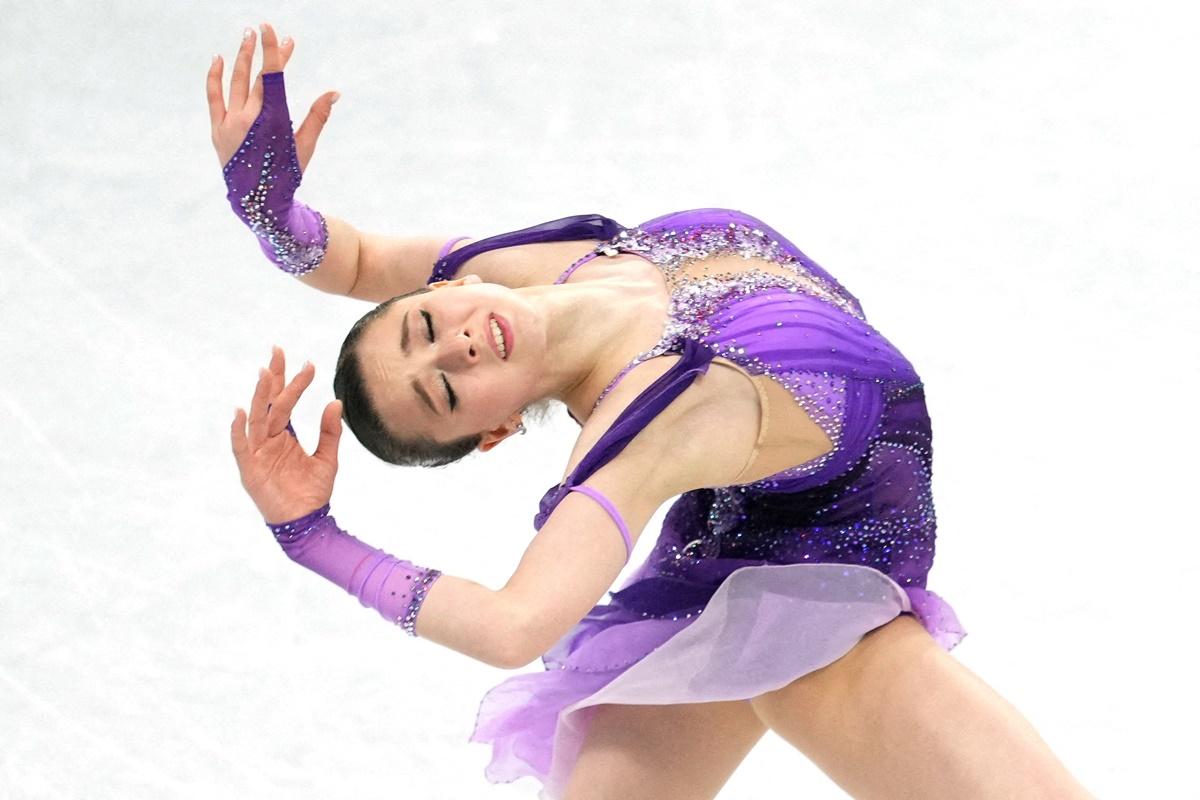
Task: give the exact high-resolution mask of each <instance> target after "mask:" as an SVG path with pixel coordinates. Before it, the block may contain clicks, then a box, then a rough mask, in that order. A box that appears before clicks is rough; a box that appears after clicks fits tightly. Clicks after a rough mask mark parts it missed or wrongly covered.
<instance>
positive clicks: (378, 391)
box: [356, 275, 545, 450]
mask: <svg viewBox="0 0 1200 800" xmlns="http://www.w3.org/2000/svg"><path fill="white" fill-rule="evenodd" d="M430 288H431V291H428V292H424V293H420V294H416V295H413V296H410V297H405V298H402V299H400V300H397V301H395V302H393V303H392V304H391V306H389V307H388V308H387V309H386V310H385V311H384V313H383V314H382V315H381V316H379V317H378V318H377V319H375V320H374V321H373V322H371V324H370V325H369V327H368V328H367V329H366V330H365V331H364V332H363V335H362V338H361V339H360V340H359V343H358V346H357V348H356V351H357V354H358V359H359V364H360V368H361V372H362V376H363V382H364V384H365V386H366V391H367V395H368V396H369V397H370V398H371V403H372V405H373V406H374V407H375V410H376V411H377V413H378V414H379V417H380V418H381V419H382V421H383V423H384V425H385V426H386V427H387V429H388V430H389V432H390V433H391V434H392V435H393V436H396V437H397V438H400V439H411V438H415V437H423V438H426V439H430V440H433V441H436V442H443V443H444V442H451V441H454V440H456V439H460V438H462V437H465V436H473V435H476V434H481V435H482V437H483V439H482V441H481V442H480V446H479V447H480V449H481V450H489V449H491V448H492V447H493V446H495V445H496V444H497V443H499V442H500V441H501V440H503V439H505V438H507V437H508V436H509V435H511V434H512V433H513V432H514V431H516V430H517V423H518V422H519V421H520V419H521V416H520V411H521V409H523V408H524V407H525V406H526V405H528V404H530V403H531V402H533V401H534V400H537V399H538V397H537V396H536V393H535V390H536V387H537V386H538V383H539V379H540V378H541V377H542V376H541V369H540V366H541V360H540V357H541V356H542V354H543V353H544V351H545V334H544V331H545V326H544V325H543V324H542V320H541V319H540V316H539V315H538V313H537V312H536V311H535V309H534V308H533V307H532V306H530V305H529V303H528V302H526V301H525V300H524V299H523V298H522V297H521V295H520V293H518V292H516V291H514V290H512V289H508V288H507V287H504V286H500V285H497V284H492V283H483V282H482V280H481V279H480V278H479V276H478V275H466V276H463V277H462V278H458V279H456V280H453V281H442V282H438V283H434V284H431V285H430ZM493 321H494V322H495V323H496V324H497V325H498V326H499V329H500V330H499V336H497V332H496V330H495V328H494V327H493Z"/></svg>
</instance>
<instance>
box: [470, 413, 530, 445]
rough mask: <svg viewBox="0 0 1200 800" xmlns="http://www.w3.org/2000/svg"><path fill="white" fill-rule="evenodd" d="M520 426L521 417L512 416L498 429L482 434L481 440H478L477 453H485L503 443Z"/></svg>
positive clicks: (517, 415)
mask: <svg viewBox="0 0 1200 800" xmlns="http://www.w3.org/2000/svg"><path fill="white" fill-rule="evenodd" d="M520 424H521V415H520V414H513V415H512V416H511V417H509V418H508V420H507V421H506V422H505V423H504V424H503V425H501V426H500V427H498V428H493V429H492V430H490V431H487V432H486V433H484V434H483V438H482V439H480V440H479V448H478V450H479V452H481V453H486V452H487V451H488V450H491V449H492V448H493V447H495V446H496V445H498V444H500V443H501V442H503V441H504V440H505V439H507V438H508V437H510V436H512V435H513V434H514V433H516V432H517V431H518V430H519V428H518V426H519V425H520Z"/></svg>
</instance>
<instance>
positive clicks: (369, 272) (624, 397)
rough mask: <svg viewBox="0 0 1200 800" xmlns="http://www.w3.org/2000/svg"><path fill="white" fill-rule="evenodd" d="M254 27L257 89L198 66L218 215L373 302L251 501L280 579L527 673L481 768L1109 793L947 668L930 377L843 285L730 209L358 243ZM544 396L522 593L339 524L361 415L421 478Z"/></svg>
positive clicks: (976, 791) (879, 788) (256, 439)
mask: <svg viewBox="0 0 1200 800" xmlns="http://www.w3.org/2000/svg"><path fill="white" fill-rule="evenodd" d="M261 30H262V42H263V55H262V59H263V60H262V63H263V71H262V72H260V73H259V76H258V79H257V81H256V82H255V84H254V86H253V87H251V86H250V79H249V75H250V65H251V60H252V57H253V54H254V50H255V36H254V33H253V31H250V30H247V32H246V36H245V38H244V39H243V42H242V45H241V49H240V50H239V52H238V55H237V60H236V63H235V65H234V69H233V75H232V80H231V84H230V90H229V102H228V106H226V104H225V99H224V96H223V89H222V62H221V60H220V58H219V57H215V58H214V62H213V65H212V68H211V69H210V71H209V73H208V87H207V93H208V101H209V106H210V111H211V116H212V133H213V144H214V146H215V147H216V150H217V155H218V157H219V159H220V162H221V164H222V165H223V168H224V176H225V179H226V183H227V187H228V199H229V201H230V203H231V206H232V208H233V210H234V212H235V213H236V214H237V215H238V216H239V217H240V218H241V219H242V220H243V222H245V223H246V224H247V225H248V226H249V227H250V229H251V231H253V233H254V234H255V235H256V236H257V237H258V239H259V242H260V245H261V247H262V249H263V252H264V253H265V254H266V255H267V257H268V258H269V259H270V260H271V261H272V262H273V263H275V264H276V265H277V266H278V267H279V268H280V269H282V270H284V271H285V272H288V273H290V274H292V275H294V276H297V277H298V278H299V279H300V280H302V281H304V282H305V283H307V284H309V285H311V286H313V287H315V288H317V289H320V290H323V291H326V292H332V293H336V294H344V295H347V296H350V297H355V298H359V299H362V300H368V301H371V302H374V303H378V305H377V306H375V307H374V308H373V309H372V310H371V311H369V312H368V313H367V314H366V315H365V316H364V317H363V318H362V319H361V320H359V322H358V323H357V324H356V325H354V327H353V328H352V329H351V331H350V333H349V335H348V336H347V337H346V339H345V342H344V344H343V346H342V350H341V354H340V356H339V358H338V364H337V371H336V375H335V377H334V394H335V396H336V398H337V399H336V400H335V401H333V402H330V403H329V404H328V405H327V406H326V407H325V409H324V413H323V415H322V418H321V424H320V438H319V441H318V444H317V447H316V450H315V451H314V452H313V453H312V454H311V455H309V454H307V453H306V452H305V450H304V449H303V448H302V447H301V445H300V444H299V443H298V441H297V439H296V438H295V435H294V432H293V431H292V429H291V426H290V423H289V417H290V415H291V412H292V409H293V408H294V406H295V404H296V401H297V399H298V398H299V397H300V395H301V393H302V392H303V391H305V389H306V388H307V387H308V386H309V385H310V383H311V382H312V380H313V375H314V368H313V367H312V365H311V364H305V365H304V366H303V367H302V368H301V369H300V371H299V372H298V373H297V374H296V375H295V377H294V378H292V379H291V381H290V382H288V381H287V380H286V379H285V364H284V355H283V353H282V351H281V350H279V349H276V350H275V351H274V352H273V355H272V358H271V360H270V364H269V366H268V368H266V369H264V370H262V371H261V372H260V377H259V381H258V385H257V386H256V388H255V390H254V395H253V398H252V400H251V402H250V406H249V412H248V414H247V412H245V411H243V410H241V409H239V410H238V411H237V413H236V414H235V418H234V420H233V424H232V428H231V442H232V447H233V452H234V455H235V457H236V460H237V464H238V468H239V470H240V473H241V479H242V483H243V486H244V487H245V489H246V491H247V492H248V493H249V495H250V497H251V498H252V499H253V500H254V503H255V504H256V506H257V507H258V509H259V510H260V511H261V513H262V515H263V518H264V520H265V521H266V523H267V524H268V526H269V527H270V528H271V530H272V531H273V532H274V535H275V537H276V539H277V541H278V542H279V543H280V545H281V546H282V548H283V550H284V551H285V553H286V554H287V555H288V556H289V557H290V558H291V559H292V560H294V561H296V562H297V563H299V564H301V565H303V566H305V567H307V568H309V569H311V570H313V571H315V572H317V573H318V574H320V575H322V576H324V577H325V578H327V579H329V580H331V581H333V582H335V583H337V584H338V585H339V586H341V587H342V588H343V589H345V590H347V591H348V592H350V593H351V594H353V595H354V596H355V597H357V598H358V599H359V601H360V602H361V603H362V604H363V605H369V606H371V607H373V608H375V609H377V610H378V611H379V613H380V614H381V615H383V617H384V618H385V619H387V620H389V621H391V622H394V623H396V624H398V625H399V626H400V627H402V628H403V629H404V630H405V631H406V632H407V633H408V634H410V635H412V636H420V637H422V638H424V639H428V640H430V641H433V642H436V643H438V644H440V645H443V646H446V647H450V648H453V649H455V650H457V651H459V652H461V653H464V654H466V655H468V656H470V657H472V658H475V659H478V660H479V661H482V662H484V663H487V664H490V665H493V666H497V667H502V668H510V669H517V668H520V667H523V666H525V665H528V664H529V663H531V662H532V661H534V660H535V659H537V658H539V657H540V658H541V660H542V663H543V666H544V667H545V669H544V670H543V671H541V672H535V673H529V674H521V675H517V676H514V677H512V678H510V679H508V680H506V681H504V682H503V683H501V684H500V685H498V686H496V687H495V688H493V689H492V690H491V691H489V692H488V693H487V694H486V696H485V697H484V698H483V701H482V704H481V707H480V711H479V716H478V719H477V722H476V727H475V730H474V733H473V735H472V737H471V738H472V741H476V742H484V743H490V744H491V745H492V748H493V757H492V760H491V763H490V764H489V766H488V767H487V769H486V772H485V774H486V777H487V778H488V779H489V780H490V781H492V782H508V781H512V780H515V779H516V778H518V777H521V776H526V775H528V776H532V777H534V778H536V779H538V780H539V781H541V783H542V791H541V796H542V797H543V798H566V799H567V800H586V799H590V798H616V797H620V798H640V797H646V798H710V797H714V796H715V795H716V794H717V792H718V791H719V789H720V788H721V786H722V785H723V784H724V783H725V782H726V780H727V779H728V778H729V776H730V774H731V773H732V772H733V770H734V769H735V768H736V767H737V765H738V764H739V763H740V762H741V761H742V759H743V758H744V757H745V756H746V754H747V753H749V752H750V750H751V748H753V747H754V745H755V743H756V742H757V741H758V740H759V739H760V737H762V735H763V734H764V733H765V732H766V730H767V729H768V728H769V729H771V730H773V731H775V732H776V733H777V734H778V735H779V736H781V737H782V738H783V739H784V740H786V741H787V742H789V743H791V744H792V745H794V746H795V747H796V748H797V749H798V750H800V751H801V752H802V753H803V754H804V755H806V756H807V757H808V758H809V759H811V760H812V762H813V763H815V764H816V765H817V766H818V767H819V768H820V769H821V770H823V771H824V772H825V773H826V774H827V775H829V776H830V778H831V779H833V780H834V781H835V782H837V784H838V785H840V786H841V787H842V788H843V789H845V791H846V792H848V793H849V794H851V795H852V796H854V797H856V798H868V799H871V798H879V799H880V800H882V799H883V798H887V799H888V800H894V799H895V798H914V799H917V798H919V799H920V800H936V799H938V798H946V800H964V799H965V798H980V799H982V798H997V799H999V798H1006V799H1007V798H1015V797H1020V798H1055V799H1056V800H1061V799H1062V798H1086V797H1090V796H1091V795H1089V793H1088V792H1087V791H1086V790H1085V789H1084V787H1082V786H1081V785H1080V784H1079V783H1078V782H1077V781H1076V780H1075V779H1074V778H1073V777H1072V776H1071V775H1070V774H1069V772H1068V771H1067V770H1066V769H1065V768H1064V766H1063V765H1062V764H1061V763H1060V762H1059V761H1058V759H1057V758H1056V757H1055V756H1054V754H1053V753H1052V752H1051V751H1050V749H1049V748H1048V746H1047V745H1046V743H1045V742H1044V741H1043V740H1042V739H1041V738H1040V737H1039V736H1038V734H1037V732H1036V731H1035V730H1034V729H1033V727H1032V726H1031V725H1030V724H1029V722H1028V721H1026V720H1025V719H1024V718H1023V717H1022V716H1021V715H1020V714H1019V713H1018V712H1017V711H1016V709H1014V708H1013V707H1012V706H1011V705H1010V704H1009V703H1007V702H1006V701H1005V700H1003V699H1002V698H1001V697H999V696H998V695H997V694H996V693H995V692H994V691H992V690H991V689H990V688H989V687H988V686H987V685H985V684H984V683H983V682H982V681H981V680H980V679H979V678H978V677H976V676H975V675H974V674H973V673H971V672H970V671H969V670H967V669H966V668H965V667H963V666H962V665H960V664H959V663H958V662H957V660H955V659H954V658H952V657H950V655H949V654H948V651H949V650H950V649H951V648H953V647H954V646H955V645H956V644H957V643H958V642H959V641H960V640H961V639H962V637H963V636H965V631H964V630H963V628H962V627H961V626H960V625H959V623H958V620H957V618H956V617H955V614H954V611H953V609H952V608H951V607H950V605H949V604H948V603H946V602H945V601H944V600H943V599H941V598H940V597H939V596H938V595H936V594H934V593H933V592H932V591H929V590H927V589H926V578H927V575H928V572H929V570H930V568H931V566H932V564H933V557H934V539H935V527H936V526H935V515H934V507H933V502H932V493H931V478H932V454H933V450H932V439H931V429H930V421H929V416H928V414H927V410H926V405H925V395H924V387H923V384H922V382H921V379H920V377H919V376H918V374H917V372H916V371H915V370H914V368H913V366H912V365H911V364H910V363H909V361H908V360H907V359H906V358H905V357H904V356H903V355H902V354H901V353H900V351H899V350H898V349H897V348H896V347H895V346H893V344H892V343H891V342H890V341H888V340H887V339H886V338H885V337H884V336H883V335H882V334H880V333H879V332H878V331H877V330H875V329H874V328H873V327H871V325H870V324H869V323H868V322H867V320H866V317H865V315H864V313H863V309H862V306H861V304H860V303H859V301H858V300H857V298H855V296H854V295H853V294H851V293H850V292H849V291H848V290H847V289H846V288H845V287H843V286H842V285H841V284H840V283H839V282H838V281H837V280H836V279H834V277H833V276H832V275H830V274H829V273H828V272H827V271H825V270H824V269H822V268H821V267H820V266H818V265H817V264H816V263H814V262H813V261H812V260H811V259H809V258H808V257H806V256H805V255H804V254H803V253H802V252H801V251H800V250H799V249H797V248H796V246H795V245H793V244H792V243H791V242H789V241H788V240H787V239H786V238H784V236H782V235H781V234H780V233H778V232H777V231H775V230H774V229H772V228H771V227H769V226H768V225H766V224H765V223H763V222H762V221H760V220H757V219H755V218H753V217H751V216H749V215H747V214H743V213H741V212H737V211H730V210H725V209H701V210H694V211H684V212H678V213H673V214H668V215H666V216H663V217H659V218H657V219H653V220H650V221H648V222H644V223H642V224H641V225H637V226H633V227H626V226H623V225H620V224H618V223H616V222H615V221H613V220H612V219H609V218H607V217H603V216H599V215H581V216H574V217H566V218H563V219H559V220H554V221H552V222H548V223H544V224H541V225H536V226H533V227H530V228H526V229H523V230H519V231H515V232H512V233H508V234H503V235H499V236H492V237H489V238H486V239H482V240H478V241H472V240H467V239H461V238H459V239H453V240H450V241H447V242H445V243H444V244H443V243H442V241H441V240H439V239H433V238H399V239H397V238H383V237H378V236H371V235H367V234H365V233H361V232H359V231H357V230H355V229H354V228H353V227H351V226H350V225H348V224H347V223H345V222H342V221H340V220H337V219H335V218H333V217H329V216H324V215H322V214H320V213H318V212H316V211H314V210H312V209H310V208H309V207H307V206H305V205H304V204H302V203H299V202H297V201H296V200H295V199H294V195H295V191H296V189H297V187H298V186H299V184H300V178H301V175H302V172H303V170H304V168H305V166H306V165H307V163H308V160H309V159H310V158H311V157H312V153H313V150H314V147H315V144H316V140H317V137H318V135H319V133H320V131H321V128H322V126H323V125H324V123H325V121H326V120H327V119H328V116H329V113H330V108H331V106H332V104H333V102H334V101H335V100H336V94H335V93H332V92H329V93H326V94H324V95H322V96H321V97H320V98H318V99H317V101H316V102H315V103H314V104H313V106H312V109H311V111H310V112H309V114H308V116H307V117H306V119H305V120H304V122H303V124H302V125H301V126H300V128H299V129H298V130H297V131H296V133H295V135H294V137H293V133H292V128H291V122H290V119H289V116H288V110H287V104H286V98H285V94H284V83H283V72H282V70H283V68H284V66H285V65H286V63H287V61H288V59H289V58H290V56H291V54H292V52H293V48H294V42H292V41H289V40H288V39H286V38H285V39H283V40H282V42H279V41H277V39H276V35H275V33H274V31H273V30H272V29H271V28H270V27H269V26H266V25H264V26H262V28H261ZM439 245H441V247H440V248H439ZM468 265H469V268H470V272H464V273H463V274H459V273H460V272H463V270H462V268H463V267H464V266H468ZM426 284H427V285H426ZM548 400H549V401H558V402H561V403H563V404H565V405H566V407H567V409H568V410H569V412H570V414H571V416H572V417H573V418H574V419H575V420H576V421H577V422H578V423H579V424H580V427H581V429H580V432H579V438H578V439H577V441H576V442H575V446H574V449H573V450H572V452H571V454H570V457H569V458H568V459H567V464H566V468H565V469H564V471H563V479H562V481H561V482H560V483H559V484H557V485H556V486H554V487H551V488H550V490H549V491H548V492H546V494H545V496H544V497H543V499H542V501H541V505H540V508H539V510H538V513H537V515H536V518H535V520H534V528H535V530H536V535H534V537H533V539H532V540H531V542H530V543H529V546H528V548H527V549H526V551H525V553H524V555H523V557H522V558H521V560H520V564H519V565H518V567H517V569H516V571H515V572H514V574H513V575H512V577H511V578H510V579H509V580H508V582H507V583H506V584H505V585H504V587H503V588H501V589H499V590H492V589H489V588H487V587H484V586H482V585H480V584H478V583H476V582H474V581H471V580H469V579H467V578H461V577H456V576H452V575H445V574H442V573H441V572H440V571H439V570H437V569H431V568H425V567H421V566H418V565H415V564H412V563H411V562H408V561H404V560H399V559H396V558H393V557H392V556H390V555H388V554H387V553H385V552H383V551H381V550H378V549H375V548H373V547H370V546H368V545H366V544H364V543H362V542H360V541H359V540H358V539H356V538H355V537H353V536H350V535H349V534H347V533H346V532H345V531H343V530H341V529H340V528H338V526H337V524H336V522H335V521H334V518H333V517H332V516H330V513H329V510H330V507H329V500H330V496H331V494H332V491H333V484H334V476H335V474H336V472H337V449H338V442H339V437H340V435H341V430H342V427H341V426H342V421H343V420H344V421H345V423H346V424H347V425H348V426H349V427H350V429H351V430H352V431H353V433H354V435H355V436H356V437H357V438H358V440H359V441H360V442H361V443H362V445H363V446H364V447H366V448H367V449H368V450H369V451H371V452H372V453H374V454H375V455H376V456H378V457H379V458H381V459H383V460H384V461H387V462H390V463H394V464H420V465H427V466H435V465H443V464H448V463H451V462H453V461H455V460H458V459H459V458H461V457H462V456H464V455H466V454H467V453H470V452H473V451H483V452H486V451H489V450H491V449H492V448H494V447H496V446H497V445H498V444H500V443H501V442H503V441H505V440H506V439H507V438H508V437H509V436H512V435H513V434H515V433H518V432H519V433H524V432H525V428H524V418H525V415H526V414H527V413H528V411H529V410H530V409H532V408H535V407H538V406H540V405H542V404H544V403H545V402H547V401H548ZM672 498H676V499H675V500H674V503H673V504H672V505H671V507H670V509H669V511H668V513H667V515H666V518H665V521H664V524H663V528H662V531H661V532H660V534H659V536H658V539H657V541H656V543H655V546H654V549H653V551H652V552H651V554H650V556H649V557H648V558H647V559H646V561H645V562H644V563H643V564H642V565H640V566H639V567H638V568H637V570H636V571H635V572H634V574H633V575H632V576H630V577H629V579H628V580H627V581H626V582H625V583H624V584H623V585H622V586H621V587H620V588H619V589H618V590H617V591H616V592H609V591H608V589H609V587H610V586H612V584H613V583H614V581H615V580H616V578H617V576H618V574H619V573H620V571H621V570H622V568H623V567H624V566H625V564H626V562H627V560H628V558H629V555H630V553H631V551H632V550H633V548H634V547H635V546H636V544H637V542H638V540H639V539H640V538H641V536H642V533H643V528H644V527H645V525H646V524H647V522H648V520H649V519H650V517H651V516H652V515H653V514H654V512H655V511H656V509H658V508H659V507H660V506H661V505H662V504H663V503H665V502H667V501H668V500H671V499H672ZM514 524H516V523H515V521H514ZM606 594H607V595H609V599H608V601H607V602H601V601H602V600H603V599H604V596H605V595H606Z"/></svg>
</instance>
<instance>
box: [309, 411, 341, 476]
mask: <svg viewBox="0 0 1200 800" xmlns="http://www.w3.org/2000/svg"><path fill="white" fill-rule="evenodd" d="M341 438H342V401H341V400H334V401H333V402H332V403H330V404H329V405H327V406H325V412H324V413H323V414H321V438H320V439H319V440H318V441H317V449H316V450H315V451H314V452H313V457H314V458H319V459H320V460H322V461H324V462H325V463H327V464H329V465H330V466H332V467H334V468H336V467H337V458H338V442H339V441H340V440H341Z"/></svg>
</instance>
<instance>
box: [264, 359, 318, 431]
mask: <svg viewBox="0 0 1200 800" xmlns="http://www.w3.org/2000/svg"><path fill="white" fill-rule="evenodd" d="M316 373H317V370H316V367H314V366H313V365H312V364H311V363H310V362H307V361H306V362H304V366H303V367H301V368H300V371H299V372H297V373H296V376H295V377H294V378H292V382H291V383H289V384H288V385H287V386H286V387H284V389H283V391H281V392H279V393H278V394H277V395H276V396H275V397H274V399H273V400H272V401H271V410H270V411H269V412H268V413H267V419H266V430H267V433H266V435H267V436H278V435H279V434H281V433H283V431H284V430H285V429H286V428H287V424H288V420H289V419H290V418H291V416H292V409H294V408H295V407H296V402H297V401H298V400H299V399H300V395H301V394H303V393H304V390H305V389H307V388H308V386H309V384H311V383H312V380H313V376H314V375H316Z"/></svg>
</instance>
